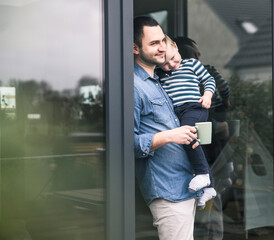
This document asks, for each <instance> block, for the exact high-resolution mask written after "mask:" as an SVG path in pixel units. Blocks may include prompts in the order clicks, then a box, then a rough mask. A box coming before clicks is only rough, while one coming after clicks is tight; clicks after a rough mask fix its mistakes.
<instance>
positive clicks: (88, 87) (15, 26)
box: [0, 0, 105, 240]
mask: <svg viewBox="0 0 274 240" xmlns="http://www.w3.org/2000/svg"><path fill="white" fill-rule="evenodd" d="M102 5H103V1H101V0H81V1H77V0H12V1H11V0H10V1H5V0H0V52H1V55H0V99H1V102H0V106H1V108H0V110H1V111H0V114H1V115H0V170H1V171H0V184H1V185H0V186H1V189H0V190H1V191H0V201H1V202H0V204H1V205H0V206H1V207H0V239H5V240H11V239H32V240H38V239H41V240H42V239H43V240H45V239H49V240H57V239H58V240H60V239H66V240H70V239H71V240H73V239H74V240H76V239H77V240H80V239H83V240H84V239H98V240H100V239H105V137H104V136H105V124H104V113H103V108H104V105H103V99H104V90H103V65H104V60H103V42H104V39H103V21H102V18H103V10H102V9H103V6H102Z"/></svg>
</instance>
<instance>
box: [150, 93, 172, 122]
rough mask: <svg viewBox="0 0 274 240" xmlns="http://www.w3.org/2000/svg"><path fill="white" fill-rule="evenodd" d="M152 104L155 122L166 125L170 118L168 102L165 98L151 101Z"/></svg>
mask: <svg viewBox="0 0 274 240" xmlns="http://www.w3.org/2000/svg"><path fill="white" fill-rule="evenodd" d="M150 102H151V104H152V111H153V117H154V121H155V122H158V123H166V122H167V121H169V120H170V119H171V118H170V110H169V108H168V105H167V101H166V99H164V98H157V99H151V100H150Z"/></svg>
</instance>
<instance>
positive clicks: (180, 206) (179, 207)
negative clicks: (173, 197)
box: [149, 199, 196, 240]
mask: <svg viewBox="0 0 274 240" xmlns="http://www.w3.org/2000/svg"><path fill="white" fill-rule="evenodd" d="M149 208H150V211H151V213H152V216H153V226H154V227H157V229H158V235H159V239H160V240H193V230H194V218H195V212H196V200H195V199H190V200H186V201H181V202H177V203H174V202H170V201H167V200H164V199H156V200H153V201H152V202H151V204H150V205H149Z"/></svg>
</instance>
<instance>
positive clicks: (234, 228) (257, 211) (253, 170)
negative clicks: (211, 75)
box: [188, 0, 274, 239]
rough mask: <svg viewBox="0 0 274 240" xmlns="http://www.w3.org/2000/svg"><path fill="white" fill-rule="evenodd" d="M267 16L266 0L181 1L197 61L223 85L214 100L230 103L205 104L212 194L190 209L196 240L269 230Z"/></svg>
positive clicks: (273, 202) (273, 199)
mask: <svg viewBox="0 0 274 240" xmlns="http://www.w3.org/2000/svg"><path fill="white" fill-rule="evenodd" d="M271 14H272V13H271V1H260V2H258V1H255V0H252V1H250V0H249V1H235V0H221V1H220V0H218V1H217V0H205V1H202V0H193V1H188V18H189V22H188V30H189V37H191V38H192V39H194V40H195V41H196V42H197V43H198V45H199V49H200V52H201V62H202V63H203V64H205V65H206V64H210V65H212V66H214V67H215V68H216V69H217V70H218V71H219V73H220V74H221V75H222V77H223V78H224V79H225V81H226V82H227V83H228V84H229V87H230V96H229V99H224V98H221V100H222V102H223V103H225V102H226V100H229V101H228V103H229V104H228V105H227V104H226V105H225V104H224V105H222V106H219V107H214V106H213V107H212V108H211V110H210V119H209V120H210V121H212V122H213V125H214V126H215V128H214V132H213V143H212V145H209V146H207V147H206V150H207V153H208V160H209V163H210V165H211V170H212V174H213V177H214V183H215V187H216V189H217V191H218V195H217V197H216V198H215V199H214V201H210V202H208V204H207V206H206V208H205V210H203V211H197V214H196V225H195V236H196V238H197V239H231V238H234V239H245V238H246V237H248V236H252V237H254V238H252V239H264V238H265V237H267V238H268V237H271V238H272V237H273V236H274V228H273V226H274V218H273V216H274V193H273V128H272V126H273V116H272V115H273V114H272V27H271V26H272V24H271V17H272V16H271ZM197 16H198V17H197ZM244 23H245V24H244ZM247 23H248V24H247ZM217 90H218V91H219V94H220V95H221V94H222V93H221V91H220V90H219V89H218V86H217ZM196 238H195V239H196Z"/></svg>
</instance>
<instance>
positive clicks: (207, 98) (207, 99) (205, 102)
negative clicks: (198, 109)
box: [198, 91, 213, 109]
mask: <svg viewBox="0 0 274 240" xmlns="http://www.w3.org/2000/svg"><path fill="white" fill-rule="evenodd" d="M212 95H213V94H212V92H210V91H205V92H204V95H203V96H202V97H201V98H200V100H199V101H198V103H202V107H203V108H206V109H209V108H210V106H211V98H212Z"/></svg>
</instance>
